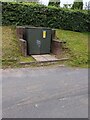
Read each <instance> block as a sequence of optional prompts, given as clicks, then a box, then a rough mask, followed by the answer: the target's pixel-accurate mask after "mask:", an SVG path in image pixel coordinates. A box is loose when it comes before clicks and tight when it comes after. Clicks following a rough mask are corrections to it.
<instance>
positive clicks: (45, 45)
mask: <svg viewBox="0 0 90 120" xmlns="http://www.w3.org/2000/svg"><path fill="white" fill-rule="evenodd" d="M50 48H51V29H43V30H42V39H41V47H40V53H41V54H48V53H50Z"/></svg>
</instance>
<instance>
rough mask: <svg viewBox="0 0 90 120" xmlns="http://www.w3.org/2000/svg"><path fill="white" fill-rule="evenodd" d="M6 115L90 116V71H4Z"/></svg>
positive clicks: (4, 110)
mask: <svg viewBox="0 0 90 120" xmlns="http://www.w3.org/2000/svg"><path fill="white" fill-rule="evenodd" d="M2 88H3V89H2V94H3V95H2V108H3V109H2V112H3V118H88V70H87V69H78V68H67V67H52V68H50V67H48V68H43V67H41V68H21V69H8V70H3V79H2Z"/></svg>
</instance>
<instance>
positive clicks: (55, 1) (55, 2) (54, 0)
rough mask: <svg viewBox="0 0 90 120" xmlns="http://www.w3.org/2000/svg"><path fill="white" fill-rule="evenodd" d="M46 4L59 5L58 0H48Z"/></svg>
mask: <svg viewBox="0 0 90 120" xmlns="http://www.w3.org/2000/svg"><path fill="white" fill-rule="evenodd" d="M48 5H50V6H56V7H60V0H49V3H48Z"/></svg>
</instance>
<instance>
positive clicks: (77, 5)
mask: <svg viewBox="0 0 90 120" xmlns="http://www.w3.org/2000/svg"><path fill="white" fill-rule="evenodd" d="M72 9H81V10H82V9H83V0H75V1H74V3H73V5H72Z"/></svg>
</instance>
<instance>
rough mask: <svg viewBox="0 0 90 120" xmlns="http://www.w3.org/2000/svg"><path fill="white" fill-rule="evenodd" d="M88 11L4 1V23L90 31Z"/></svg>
mask: <svg viewBox="0 0 90 120" xmlns="http://www.w3.org/2000/svg"><path fill="white" fill-rule="evenodd" d="M89 23H90V15H89V14H88V12H87V11H83V10H82V11H80V10H65V9H62V8H57V7H55V6H48V7H46V6H44V5H39V4H30V3H15V2H14V3H12V2H10V3H9V2H3V3H2V24H3V25H33V26H41V27H51V28H60V29H67V30H73V31H80V32H83V31H89V29H88V25H89Z"/></svg>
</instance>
